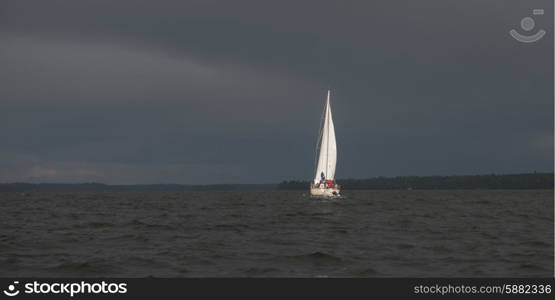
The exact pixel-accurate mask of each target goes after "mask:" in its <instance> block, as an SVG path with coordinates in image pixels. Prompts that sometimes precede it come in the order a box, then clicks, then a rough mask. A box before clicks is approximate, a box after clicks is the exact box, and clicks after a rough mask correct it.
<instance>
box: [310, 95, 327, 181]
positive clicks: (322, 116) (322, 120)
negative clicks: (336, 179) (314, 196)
mask: <svg viewBox="0 0 555 300" xmlns="http://www.w3.org/2000/svg"><path fill="white" fill-rule="evenodd" d="M325 114H326V106H325V105H324V109H323V110H322V115H321V116H320V126H319V127H320V132H319V133H318V141H317V142H316V151H315V152H316V153H315V155H314V172H313V173H314V174H315V175H314V177H315V178H317V176H318V174H316V172H318V162H319V158H320V156H319V155H318V154H319V153H318V152H319V151H318V150H322V147H321V145H320V143H321V141H322V138H323V132H322V130H323V129H324V115H325Z"/></svg>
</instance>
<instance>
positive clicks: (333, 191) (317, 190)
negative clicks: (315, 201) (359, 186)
mask: <svg viewBox="0 0 555 300" xmlns="http://www.w3.org/2000/svg"><path fill="white" fill-rule="evenodd" d="M310 195H311V196H314V197H326V198H338V197H341V194H339V188H337V187H331V188H327V187H326V188H323V187H318V186H311V187H310Z"/></svg>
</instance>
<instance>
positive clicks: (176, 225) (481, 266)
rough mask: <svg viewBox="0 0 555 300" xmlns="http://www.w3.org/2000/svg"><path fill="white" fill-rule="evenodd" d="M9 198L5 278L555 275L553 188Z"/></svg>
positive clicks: (4, 215)
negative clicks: (323, 195)
mask: <svg viewBox="0 0 555 300" xmlns="http://www.w3.org/2000/svg"><path fill="white" fill-rule="evenodd" d="M345 195H346V196H347V198H346V199H341V200H317V199H311V198H309V197H306V196H304V195H303V192H293V191H291V192H289V191H284V192H268V191H260V192H256V191H248V192H244V191H240V192H181V193H179V192H178V193H163V192H147V193H143V192H141V193H138V192H137V193H135V192H119V193H31V194H29V195H22V194H16V193H3V194H0V204H1V208H2V209H0V276H52V277H59V276H92V277H96V276H132V277H134V276H159V277H175V276H177V277H185V276H189V277H206V276H209V277H215V276H218V277H221V276H224V277H229V276H233V277H235V276H238V277H244V276H248V277H261V276H262V277H274V276H288V277H289V276H295V277H298V276H302V277H304V276H308V277H314V276H329V277H336V276H340V277H343V276H347V277H375V276H376V277H388V276H395V277H397V276H399V277H406V276H417V277H420V276H422V277H432V276H441V277H444V276H445V277H454V276H459V277H462V276H469V277H489V276H511V277H520V276H525V277H526V276H544V277H552V276H553V237H554V233H553V191H552V190H528V191H515V190H511V191H507V190H506V191H500V190H476V191H448V190H445V191H415V190H413V191H345Z"/></svg>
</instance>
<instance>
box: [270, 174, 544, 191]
mask: <svg viewBox="0 0 555 300" xmlns="http://www.w3.org/2000/svg"><path fill="white" fill-rule="evenodd" d="M553 178H554V177H553V173H526V174H509V175H496V174H491V175H474V176H399V177H375V178H368V179H340V180H339V179H338V180H337V183H338V184H340V185H341V187H342V189H351V190H365V189H376V190H390V189H391V190H395V189H553ZM309 184H310V183H309V182H308V181H294V180H293V181H283V182H281V183H280V184H279V185H278V189H281V190H301V189H307V188H308V186H309Z"/></svg>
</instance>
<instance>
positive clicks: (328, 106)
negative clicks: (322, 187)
mask: <svg viewBox="0 0 555 300" xmlns="http://www.w3.org/2000/svg"><path fill="white" fill-rule="evenodd" d="M326 109H327V110H326V121H327V122H326V123H327V126H328V128H327V129H328V130H326V131H327V134H328V138H327V139H326V177H328V178H329V173H328V166H329V153H330V122H329V117H330V90H328V100H327V101H326ZM328 178H324V179H325V180H326V179H328Z"/></svg>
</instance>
